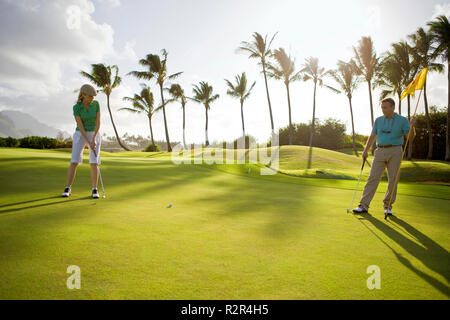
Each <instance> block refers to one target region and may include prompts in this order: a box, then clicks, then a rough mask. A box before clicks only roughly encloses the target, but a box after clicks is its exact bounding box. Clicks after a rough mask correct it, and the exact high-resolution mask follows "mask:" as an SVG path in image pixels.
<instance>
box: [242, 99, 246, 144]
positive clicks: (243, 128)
mask: <svg viewBox="0 0 450 320" xmlns="http://www.w3.org/2000/svg"><path fill="white" fill-rule="evenodd" d="M241 119H242V136H243V137H244V142H245V125H244V101H242V100H241Z"/></svg>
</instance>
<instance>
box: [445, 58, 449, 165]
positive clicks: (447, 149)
mask: <svg viewBox="0 0 450 320" xmlns="http://www.w3.org/2000/svg"><path fill="white" fill-rule="evenodd" d="M447 95H448V97H447V98H448V100H447V137H446V139H445V140H446V144H445V145H446V146H445V161H450V57H449V58H448V59H447Z"/></svg>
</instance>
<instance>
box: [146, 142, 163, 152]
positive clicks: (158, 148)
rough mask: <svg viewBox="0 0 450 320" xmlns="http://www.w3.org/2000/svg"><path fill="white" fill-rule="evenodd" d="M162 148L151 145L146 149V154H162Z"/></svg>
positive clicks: (157, 145)
mask: <svg viewBox="0 0 450 320" xmlns="http://www.w3.org/2000/svg"><path fill="white" fill-rule="evenodd" d="M160 151H161V146H160V145H159V144H151V143H150V144H149V145H148V146H147V147H146V148H145V149H144V152H160Z"/></svg>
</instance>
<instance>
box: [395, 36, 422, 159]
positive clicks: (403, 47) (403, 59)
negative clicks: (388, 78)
mask: <svg viewBox="0 0 450 320" xmlns="http://www.w3.org/2000/svg"><path fill="white" fill-rule="evenodd" d="M392 49H393V50H392V51H393V52H392V55H394V56H396V59H398V62H399V63H400V65H401V67H402V71H403V72H402V87H403V88H406V87H407V86H408V85H409V84H410V83H411V82H412V81H413V80H414V77H415V75H416V73H417V71H418V69H419V67H418V66H417V64H415V63H414V61H413V60H412V48H411V46H410V45H409V44H407V43H406V42H404V41H401V42H398V43H394V44H393V45H392ZM407 101H408V120H410V119H411V96H410V95H408V96H407ZM411 156H412V143H410V144H409V145H408V156H407V158H408V160H411Z"/></svg>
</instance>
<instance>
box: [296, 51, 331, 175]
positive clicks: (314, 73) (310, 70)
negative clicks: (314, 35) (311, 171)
mask: <svg viewBox="0 0 450 320" xmlns="http://www.w3.org/2000/svg"><path fill="white" fill-rule="evenodd" d="M305 61H306V62H305V63H304V64H303V69H302V70H301V71H300V72H302V73H303V81H308V80H312V81H313V82H314V95H313V114H312V120H311V130H310V134H309V147H310V148H312V141H313V135H314V129H315V118H316V90H317V83H318V84H319V86H321V87H322V86H325V87H326V88H328V89H330V90H332V91H335V90H336V89H334V88H332V87H330V86H327V85H324V84H323V79H324V78H325V76H330V75H331V71H330V70H328V71H325V68H321V67H319V59H318V58H313V57H309V58H307V59H305ZM335 92H336V91H335ZM308 167H309V166H308Z"/></svg>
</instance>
